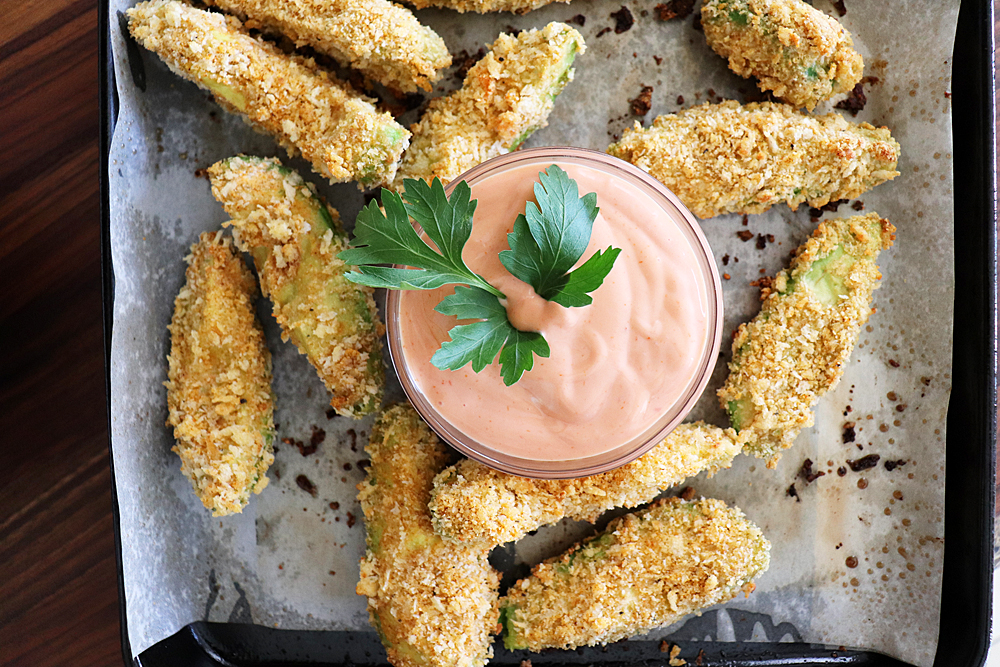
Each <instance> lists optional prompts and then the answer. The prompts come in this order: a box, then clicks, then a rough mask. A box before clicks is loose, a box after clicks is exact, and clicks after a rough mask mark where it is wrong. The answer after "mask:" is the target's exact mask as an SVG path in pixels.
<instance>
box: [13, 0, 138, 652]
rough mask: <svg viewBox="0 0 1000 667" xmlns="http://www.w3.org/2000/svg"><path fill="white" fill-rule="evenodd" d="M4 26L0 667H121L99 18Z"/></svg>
mask: <svg viewBox="0 0 1000 667" xmlns="http://www.w3.org/2000/svg"><path fill="white" fill-rule="evenodd" d="M0 17H2V19H3V20H2V21H0V91H2V93H3V94H2V95H0V285H3V296H4V298H3V299H2V300H0V350H2V352H0V433H2V434H3V436H2V437H3V444H2V445H0V447H2V448H3V449H2V451H3V457H4V462H5V475H4V482H3V484H2V485H0V600H2V602H0V663H3V664H5V665H31V666H32V667H36V666H38V667H40V666H48V665H53V666H55V665H120V664H123V657H122V652H121V643H120V638H119V624H118V584H117V569H116V566H115V550H114V529H113V524H112V513H111V512H112V503H111V471H110V467H109V465H108V440H107V426H106V422H107V417H106V409H105V400H104V392H105V389H104V347H103V345H104V342H103V340H104V339H103V333H102V316H101V264H100V261H101V260H100V231H101V228H100V224H101V223H100V181H99V176H100V173H99V172H100V148H99V146H98V123H99V117H98V109H99V106H98V86H97V80H98V79H97V75H98V71H99V69H98V68H99V66H98V29H97V8H96V3H95V2H92V1H80V0H48V1H47V2H45V3H25V2H12V1H10V0H0Z"/></svg>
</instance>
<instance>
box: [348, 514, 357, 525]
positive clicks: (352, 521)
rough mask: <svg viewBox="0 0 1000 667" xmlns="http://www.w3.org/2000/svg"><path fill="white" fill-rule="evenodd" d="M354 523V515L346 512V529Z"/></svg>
mask: <svg viewBox="0 0 1000 667" xmlns="http://www.w3.org/2000/svg"><path fill="white" fill-rule="evenodd" d="M355 521H356V519H355V518H354V515H353V514H352V513H350V512H348V513H347V527H348V528H351V527H352V526H354V522H355Z"/></svg>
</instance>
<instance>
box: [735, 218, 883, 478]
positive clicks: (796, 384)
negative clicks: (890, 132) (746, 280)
mask: <svg viewBox="0 0 1000 667" xmlns="http://www.w3.org/2000/svg"><path fill="white" fill-rule="evenodd" d="M895 231H896V228H895V227H893V226H892V224H891V223H890V222H889V221H888V220H884V219H882V218H881V217H879V215H878V213H869V214H867V215H856V216H853V217H851V218H844V219H840V220H830V221H826V222H823V223H820V226H819V228H818V229H817V230H816V231H815V232H814V233H813V235H812V236H811V237H810V238H809V240H807V241H806V242H805V243H804V244H803V245H802V246H800V247H799V249H798V250H797V251H796V254H795V257H794V259H792V263H791V265H790V266H789V267H788V268H787V269H784V270H782V271H781V272H780V273H778V275H777V276H775V277H774V279H773V280H772V281H771V282H770V285H769V286H768V287H765V288H764V290H763V291H762V294H761V298H762V299H763V300H764V303H763V305H762V306H761V309H760V313H759V314H758V315H757V317H755V318H754V319H753V320H752V321H751V322H750V323H748V324H741V325H740V328H739V329H738V330H737V332H736V336H735V337H734V338H733V360H732V361H731V362H730V363H729V377H728V379H727V380H726V383H725V385H723V387H722V388H721V389H720V390H719V401H720V402H721V403H722V407H723V408H724V409H726V410H727V411H728V412H729V419H730V422H731V423H732V426H733V428H734V429H736V430H737V431H738V432H739V434H740V438H741V439H743V440H744V441H745V442H746V446H745V448H744V449H745V451H747V452H748V453H750V454H753V455H754V456H756V457H758V458H762V459H767V460H768V461H767V466H768V467H769V468H773V467H775V465H777V462H778V459H779V458H781V451H782V450H783V449H786V448H788V447H791V446H792V443H793V442H794V441H795V438H796V436H797V435H798V434H799V432H800V431H801V430H802V429H803V428H805V427H807V426H811V425H812V423H813V414H812V408H813V406H814V405H816V402H817V401H819V398H820V397H821V396H822V395H823V394H825V393H826V392H828V391H829V390H831V389H833V388H834V387H836V386H837V383H838V382H839V381H840V376H841V375H843V373H844V367H845V366H846V364H847V360H848V358H849V357H850V355H851V351H852V350H853V349H854V344H855V343H856V342H857V340H858V334H859V333H860V332H861V327H862V326H864V324H865V322H867V321H868V316H869V315H871V312H872V305H871V304H872V292H874V290H875V289H876V288H877V287H878V281H879V279H880V278H881V277H882V274H881V273H880V272H879V270H878V266H877V265H876V264H875V260H876V259H877V258H878V254H879V252H880V251H882V250H886V249H888V248H889V247H890V246H892V242H893V239H895Z"/></svg>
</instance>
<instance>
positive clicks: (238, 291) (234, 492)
mask: <svg viewBox="0 0 1000 667" xmlns="http://www.w3.org/2000/svg"><path fill="white" fill-rule="evenodd" d="M185 260H186V261H187V264H188V268H187V272H186V278H187V280H186V282H185V284H184V287H182V288H181V291H180V292H179V293H178V294H177V298H176V299H175V300H174V315H173V318H172V319H171V321H170V326H169V327H168V328H169V330H170V354H169V355H168V356H167V362H168V366H169V368H168V371H167V378H168V379H167V381H166V382H164V385H165V386H166V387H167V409H168V415H169V416H168V417H167V425H168V426H173V428H174V437H175V438H176V439H177V444H176V445H175V446H174V447H173V451H175V452H177V454H178V455H179V456H180V457H181V472H182V473H184V475H185V476H186V477H187V478H188V479H189V480H191V485H192V486H193V487H194V491H195V494H196V495H197V496H198V498H199V499H200V500H201V502H202V503H203V504H204V505H205V507H207V508H209V509H210V510H212V514H213V515H214V516H223V515H226V514H233V513H236V512H241V511H243V507H244V506H246V504H247V502H249V500H250V494H251V493H260V492H261V491H262V490H263V489H264V488H265V487H266V486H267V477H266V476H265V473H266V472H267V468H268V466H270V465H271V464H272V463H274V453H273V450H272V441H273V439H274V417H273V414H274V394H273V393H272V391H271V353H270V352H269V351H268V349H267V344H266V342H265V341H264V332H263V330H262V329H261V326H260V322H258V321H257V317H256V315H255V314H254V308H253V300H254V297H255V295H256V292H257V286H256V284H255V283H254V279H253V276H252V275H251V274H250V271H249V270H248V269H247V267H246V266H245V265H244V264H243V260H242V259H241V258H240V257H239V255H238V254H237V253H236V251H235V250H234V249H233V247H232V242H231V241H230V239H229V238H228V237H224V236H223V233H222V231H221V230H220V231H218V232H205V233H204V234H202V235H201V237H199V239H198V242H197V243H195V244H194V245H193V246H191V254H190V255H188V256H187V257H186V258H185Z"/></svg>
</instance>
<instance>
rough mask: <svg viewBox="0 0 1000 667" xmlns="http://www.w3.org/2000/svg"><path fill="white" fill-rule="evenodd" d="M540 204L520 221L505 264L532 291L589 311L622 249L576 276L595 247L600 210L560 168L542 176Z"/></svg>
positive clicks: (596, 258)
mask: <svg viewBox="0 0 1000 667" xmlns="http://www.w3.org/2000/svg"><path fill="white" fill-rule="evenodd" d="M538 177H539V181H540V182H539V183H536V184H535V200H536V201H537V202H538V204H537V206H536V205H535V204H534V203H533V202H528V203H527V205H526V207H525V211H524V214H523V215H519V216H517V219H516V220H515V221H514V231H513V232H511V233H510V234H508V235H507V243H508V244H509V245H510V250H504V251H502V252H501V253H500V262H501V263H502V264H503V265H504V267H505V268H506V269H507V270H508V271H510V272H511V273H512V274H513V275H514V276H516V277H517V278H520V279H521V280H523V281H524V282H526V283H528V284H529V285H531V286H532V287H533V288H534V289H535V292H536V293H537V294H538V295H539V296H541V297H542V298H544V299H547V300H549V301H555V302H556V303H558V304H559V305H561V306H566V307H575V306H587V305H589V304H590V303H592V302H593V298H592V297H591V296H590V295H589V294H588V292H593V291H594V290H596V289H597V288H598V287H600V286H601V284H602V283H603V282H604V279H605V278H606V277H607V275H608V273H609V272H610V271H611V268H612V266H614V263H615V259H617V258H618V253H619V252H621V250H620V249H619V248H612V247H610V246H609V247H608V248H607V249H605V250H604V251H603V252H597V253H595V254H593V255H592V256H591V257H590V258H589V259H588V260H587V261H586V262H584V263H583V264H582V265H581V266H579V267H577V268H576V269H575V270H573V271H570V269H571V268H572V267H573V265H574V264H576V263H577V261H578V260H579V259H580V257H582V256H583V253H584V252H585V251H586V250H587V245H588V244H589V243H590V234H591V231H592V229H593V226H594V220H595V219H596V218H597V213H598V211H599V210H600V209H598V208H597V195H596V194H595V193H593V192H591V193H589V194H586V195H584V196H583V197H580V193H579V190H578V188H577V185H576V181H574V180H573V179H571V178H570V177H569V176H568V175H567V174H566V172H565V171H563V170H562V169H560V168H559V167H558V166H557V165H552V166H550V167H549V168H548V169H547V170H545V171H542V172H539V174H538Z"/></svg>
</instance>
